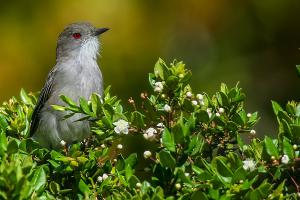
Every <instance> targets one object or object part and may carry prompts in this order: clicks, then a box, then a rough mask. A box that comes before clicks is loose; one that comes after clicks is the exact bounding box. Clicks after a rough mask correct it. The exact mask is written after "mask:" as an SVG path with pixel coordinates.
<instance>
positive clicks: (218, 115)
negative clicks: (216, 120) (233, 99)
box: [216, 108, 225, 117]
mask: <svg viewBox="0 0 300 200" xmlns="http://www.w3.org/2000/svg"><path fill="white" fill-rule="evenodd" d="M224 112H225V109H224V108H219V110H218V112H216V116H217V117H220V116H221V114H223V113H224Z"/></svg>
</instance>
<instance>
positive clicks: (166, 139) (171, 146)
mask: <svg viewBox="0 0 300 200" xmlns="http://www.w3.org/2000/svg"><path fill="white" fill-rule="evenodd" d="M162 144H163V146H164V147H166V148H167V149H168V150H169V151H172V152H175V142H174V137H173V135H171V133H170V131H169V130H168V129H167V128H164V131H163V133H162Z"/></svg>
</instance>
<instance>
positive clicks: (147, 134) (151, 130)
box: [143, 127, 157, 140]
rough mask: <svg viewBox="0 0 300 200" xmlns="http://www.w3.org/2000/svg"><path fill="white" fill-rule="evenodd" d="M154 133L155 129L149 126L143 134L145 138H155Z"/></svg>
mask: <svg viewBox="0 0 300 200" xmlns="http://www.w3.org/2000/svg"><path fill="white" fill-rule="evenodd" d="M156 133H157V130H156V129H155V128H152V127H150V128H148V129H147V130H146V131H145V133H144V134H143V136H144V138H145V139H146V140H153V139H154V138H155V134H156Z"/></svg>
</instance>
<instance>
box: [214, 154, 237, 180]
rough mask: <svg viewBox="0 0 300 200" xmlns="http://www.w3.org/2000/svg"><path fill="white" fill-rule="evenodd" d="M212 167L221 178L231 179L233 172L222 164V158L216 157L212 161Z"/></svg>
mask: <svg viewBox="0 0 300 200" xmlns="http://www.w3.org/2000/svg"><path fill="white" fill-rule="evenodd" d="M212 166H214V167H215V169H216V170H217V171H218V173H219V174H220V175H221V176H223V177H232V176H233V172H232V171H231V169H230V168H229V167H228V166H227V165H226V164H225V163H224V158H223V157H221V156H218V157H216V158H214V159H213V161H212Z"/></svg>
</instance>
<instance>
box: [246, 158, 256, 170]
mask: <svg viewBox="0 0 300 200" xmlns="http://www.w3.org/2000/svg"><path fill="white" fill-rule="evenodd" d="M255 166H256V163H255V161H254V160H253V159H252V158H247V159H246V160H244V161H243V168H244V170H249V171H251V172H252V171H254V170H255Z"/></svg>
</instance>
